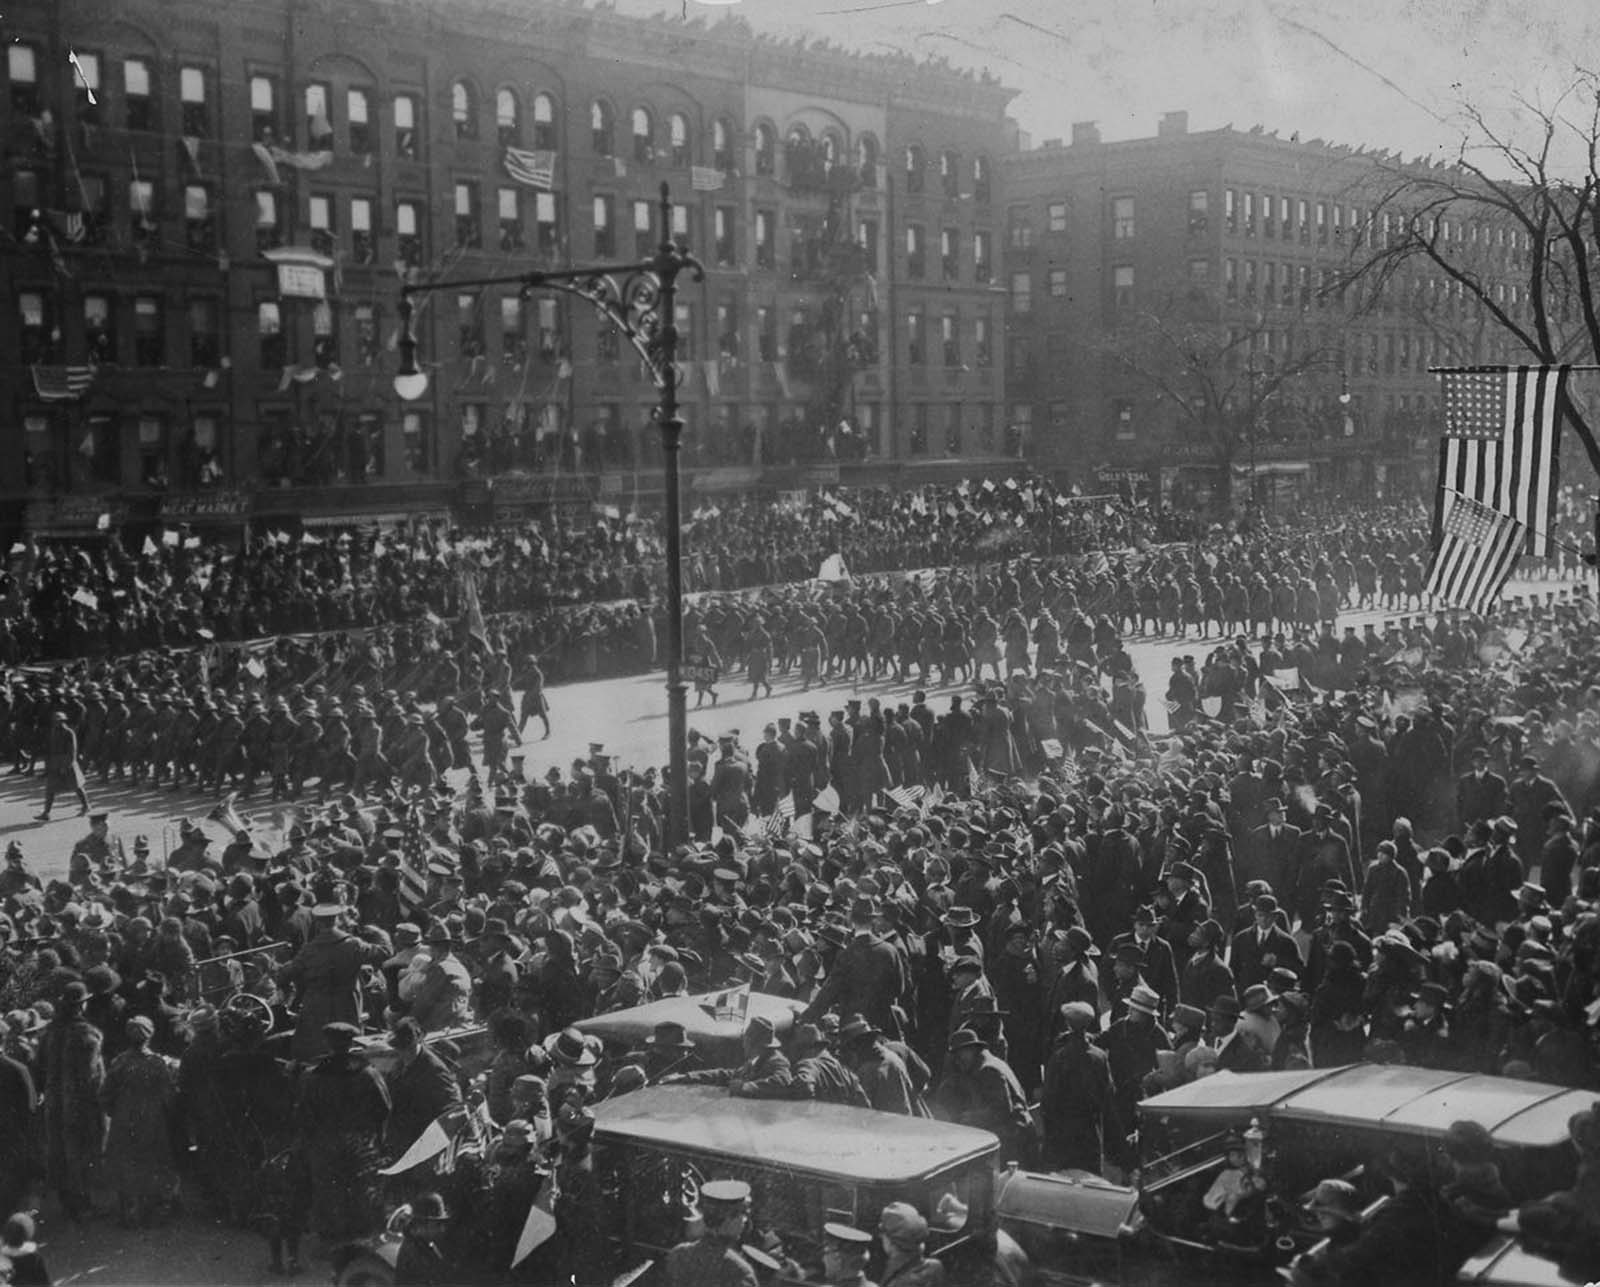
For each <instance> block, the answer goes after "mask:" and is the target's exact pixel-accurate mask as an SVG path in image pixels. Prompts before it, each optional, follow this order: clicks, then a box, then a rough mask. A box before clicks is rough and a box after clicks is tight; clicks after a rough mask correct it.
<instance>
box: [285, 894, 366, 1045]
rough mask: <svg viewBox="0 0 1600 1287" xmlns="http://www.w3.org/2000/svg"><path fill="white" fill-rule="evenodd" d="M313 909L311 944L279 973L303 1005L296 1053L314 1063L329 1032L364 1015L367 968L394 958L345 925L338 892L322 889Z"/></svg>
mask: <svg viewBox="0 0 1600 1287" xmlns="http://www.w3.org/2000/svg"><path fill="white" fill-rule="evenodd" d="M315 896H316V898H317V900H318V901H317V902H315V903H314V904H313V905H312V907H311V916H312V921H313V926H314V932H313V934H312V936H311V938H310V940H309V941H308V942H307V943H306V945H305V946H304V947H302V948H301V949H300V950H299V951H298V952H296V953H295V955H294V957H293V958H292V959H291V960H290V961H289V963H288V964H287V965H284V966H283V967H281V968H280V969H279V970H278V972H277V976H276V978H277V984H278V986H279V987H280V988H282V989H283V990H284V991H285V992H286V993H289V994H291V995H292V996H294V997H295V998H296V1000H297V1003H298V1017H297V1018H296V1020H295V1030H294V1039H293V1041H292V1042H291V1043H290V1052H291V1053H292V1054H293V1056H294V1057H295V1058H296V1059H298V1060H300V1061H302V1062H309V1061H310V1060H312V1059H316V1058H318V1057H320V1056H321V1055H323V1054H325V1053H327V1050H328V1046H327V1040H326V1036H325V1030H326V1027H327V1025H328V1024H330V1023H350V1024H355V1025H356V1026H357V1028H358V1029H359V1027H360V1024H361V1015H362V993H361V987H362V967H363V966H366V965H372V966H379V965H382V964H383V962H384V960H385V959H386V958H387V957H388V955H389V953H388V952H387V951H386V950H385V949H384V948H383V947H381V946H379V945H377V944H373V943H367V942H365V941H364V940H362V939H359V938H357V937H355V935H353V934H351V933H349V932H348V931H347V930H345V929H344V928H343V927H342V926H341V925H340V921H341V920H342V919H343V917H344V915H345V913H346V911H347V908H346V906H345V904H343V903H341V902H339V901H338V890H337V887H336V886H334V885H332V884H326V885H323V886H320V887H319V888H318V890H317V893H316V895H315Z"/></svg>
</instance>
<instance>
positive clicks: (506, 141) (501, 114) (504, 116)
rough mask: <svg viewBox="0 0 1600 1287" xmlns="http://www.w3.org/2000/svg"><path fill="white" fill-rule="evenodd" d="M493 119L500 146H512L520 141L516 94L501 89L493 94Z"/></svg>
mask: <svg viewBox="0 0 1600 1287" xmlns="http://www.w3.org/2000/svg"><path fill="white" fill-rule="evenodd" d="M494 121H495V127H496V130H497V131H498V135H499V139H500V146H501V147H514V146H515V145H516V144H518V143H521V142H522V118H521V109H520V105H519V104H518V102H517V96H516V95H515V94H514V93H512V92H511V91H510V90H509V89H502V90H500V91H498V92H497V93H496V94H495V96H494Z"/></svg>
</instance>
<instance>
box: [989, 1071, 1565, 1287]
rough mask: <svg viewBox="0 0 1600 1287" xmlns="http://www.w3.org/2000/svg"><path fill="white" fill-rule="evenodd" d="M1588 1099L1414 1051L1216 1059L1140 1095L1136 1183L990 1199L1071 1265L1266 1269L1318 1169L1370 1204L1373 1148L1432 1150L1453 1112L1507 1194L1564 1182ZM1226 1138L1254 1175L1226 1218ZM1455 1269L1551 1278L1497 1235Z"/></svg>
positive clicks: (1471, 1275) (1155, 1274)
mask: <svg viewBox="0 0 1600 1287" xmlns="http://www.w3.org/2000/svg"><path fill="white" fill-rule="evenodd" d="M1593 1099H1594V1096H1593V1095H1592V1094H1591V1093H1588V1092H1583V1091H1575V1090H1569V1089H1566V1088H1563V1087H1559V1086H1552V1085H1547V1084H1545V1083H1541V1082H1534V1081H1522V1080H1518V1079H1514V1078H1506V1077H1489V1076H1477V1075H1469V1074H1462V1073H1452V1072H1444V1071H1439V1070H1435V1069H1427V1068H1413V1067H1389V1066H1383V1065H1355V1066H1350V1067H1342V1068H1332V1069H1328V1068H1320V1069H1308V1070H1301V1071H1293V1072H1275V1073H1217V1074H1215V1075H1213V1076H1210V1077H1206V1078H1203V1079H1201V1080H1199V1081H1196V1082H1191V1083H1189V1084H1187V1085H1184V1086H1180V1087H1178V1088H1176V1089H1174V1090H1170V1091H1167V1092H1165V1093H1164V1094H1160V1095H1156V1096H1154V1097H1153V1098H1150V1099H1147V1100H1145V1101H1144V1102H1143V1103H1141V1104H1140V1105H1139V1110H1138V1111H1139V1120H1138V1128H1139V1129H1138V1142H1139V1162H1138V1173H1137V1184H1136V1186H1135V1187H1132V1188H1129V1187H1125V1186H1119V1185H1113V1184H1110V1183H1108V1182H1106V1181H1104V1180H1100V1179H1098V1178H1097V1177H1093V1176H1084V1175H1069V1176H1050V1175H1038V1174H1035V1173H1030V1172H1018V1173H1015V1174H1012V1175H1008V1176H1005V1177H1002V1180H1001V1183H1000V1187H999V1190H998V1196H997V1199H996V1207H997V1211H998V1214H999V1217H1000V1219H1001V1223H1002V1227H1004V1228H1006V1229H1008V1230H1010V1231H1012V1232H1013V1233H1014V1234H1015V1235H1016V1236H1017V1238H1018V1240H1019V1242H1021V1243H1022V1245H1023V1246H1024V1247H1025V1248H1026V1249H1027V1250H1028V1252H1029V1254H1030V1256H1031V1257H1032V1258H1034V1259H1035V1260H1036V1261H1039V1260H1043V1261H1046V1262H1047V1263H1060V1264H1064V1265H1067V1266H1069V1267H1071V1268H1073V1269H1074V1271H1075V1272H1084V1271H1088V1270H1093V1271H1094V1272H1098V1273H1100V1274H1102V1275H1103V1276H1106V1277H1111V1278H1116V1279H1118V1280H1120V1281H1123V1282H1129V1283H1135V1282H1159V1281H1163V1280H1168V1281H1170V1274H1169V1273H1163V1272H1162V1271H1161V1269H1160V1264H1161V1263H1162V1262H1166V1263H1168V1264H1170V1263H1172V1261H1173V1260H1174V1258H1176V1259H1180V1260H1182V1262H1183V1263H1184V1264H1185V1266H1186V1268H1185V1271H1184V1272H1185V1281H1190V1280H1191V1278H1190V1277H1189V1275H1190V1274H1191V1273H1200V1274H1201V1275H1202V1276H1203V1274H1204V1272H1205V1271H1204V1270H1203V1269H1199V1268H1196V1267H1197V1266H1201V1265H1204V1264H1205V1263H1207V1262H1212V1263H1217V1264H1218V1265H1219V1269H1218V1270H1217V1272H1218V1273H1219V1274H1220V1275H1221V1276H1223V1277H1226V1278H1228V1279H1230V1280H1245V1279H1248V1278H1250V1277H1251V1272H1250V1268H1249V1267H1250V1266H1254V1267H1255V1268H1256V1271H1257V1272H1258V1273H1259V1275H1260V1279H1261V1281H1271V1271H1272V1269H1273V1268H1274V1267H1276V1266H1281V1265H1286V1264H1287V1263H1288V1262H1289V1261H1290V1260H1291V1259H1293V1258H1294V1257H1295V1256H1296V1255H1298V1254H1300V1253H1301V1252H1304V1251H1306V1250H1308V1249H1309V1248H1310V1247H1311V1246H1313V1245H1314V1243H1315V1242H1316V1240H1317V1238H1318V1234H1317V1233H1316V1232H1315V1231H1314V1230H1313V1229H1312V1228H1311V1227H1309V1226H1308V1225H1307V1224H1306V1222H1305V1221H1304V1220H1303V1219H1302V1216H1301V1207H1302V1203H1303V1201H1304V1199H1305V1197H1306V1196H1307V1195H1308V1194H1309V1193H1310V1191H1311V1190H1312V1189H1313V1188H1314V1187H1315V1186H1316V1184H1317V1183H1318V1181H1320V1180H1323V1179H1327V1178H1331V1177H1339V1178H1344V1179H1347V1180H1349V1181H1351V1182H1352V1183H1353V1184H1354V1185H1355V1186H1356V1189H1357V1192H1358V1194H1359V1195H1360V1197H1361V1199H1362V1202H1363V1204H1371V1203H1373V1202H1375V1201H1377V1200H1379V1198H1380V1196H1381V1193H1380V1188H1379V1185H1378V1184H1377V1182H1376V1180H1375V1178H1374V1166H1373V1164H1374V1163H1376V1162H1378V1161H1379V1160H1380V1159H1382V1158H1383V1157H1385V1156H1386V1155H1387V1154H1389V1153H1390V1152H1391V1150H1395V1149H1399V1150H1401V1151H1407V1152H1413V1153H1414V1154H1416V1155H1419V1156H1420V1155H1424V1154H1431V1153H1435V1152H1437V1151H1438V1150H1439V1149H1440V1148H1441V1142H1442V1139H1443V1136H1444V1134H1445V1132H1446V1130H1447V1129H1448V1127H1449V1125H1450V1123H1451V1122H1454V1121H1457V1120H1460V1119H1467V1120H1471V1121H1475V1122H1479V1123H1481V1124H1482V1125H1483V1126H1484V1127H1485V1128H1487V1129H1488V1131H1489V1133H1490V1136H1491V1138H1492V1139H1493V1141H1494V1143H1495V1147H1496V1152H1497V1155H1498V1161H1499V1164H1500V1169H1501V1174H1502V1176H1503V1178H1504V1179H1505V1182H1506V1185H1507V1187H1508V1188H1509V1189H1510V1191H1511V1194H1512V1197H1513V1198H1514V1199H1516V1200H1518V1201H1522V1200H1525V1199H1527V1198H1530V1197H1534V1196H1538V1195H1541V1194H1544V1193H1548V1192H1551V1191H1553V1190H1555V1189H1558V1188H1561V1187H1564V1186H1565V1185H1567V1184H1570V1183H1571V1181H1572V1179H1573V1175H1574V1172H1575V1167H1576V1158H1575V1155H1574V1153H1573V1150H1572V1148H1571V1146H1570V1145H1569V1143H1568V1139H1567V1120H1568V1118H1570V1117H1571V1116H1572V1115H1573V1114H1574V1113H1576V1112H1578V1111H1580V1110H1582V1109H1584V1108H1587V1107H1588V1106H1589V1105H1590V1104H1592V1103H1593ZM1230 1142H1232V1143H1234V1144H1236V1145H1237V1146H1241V1147H1242V1151H1243V1152H1244V1153H1245V1157H1246V1164H1247V1166H1248V1167H1249V1168H1250V1169H1252V1170H1253V1171H1254V1172H1255V1173H1256V1174H1257V1175H1258V1176H1259V1177H1260V1179H1261V1180H1262V1181H1263V1182H1264V1191H1263V1192H1261V1193H1260V1194H1259V1195H1257V1196H1256V1197H1255V1198H1254V1199H1252V1200H1251V1201H1250V1202H1248V1203H1247V1204H1243V1205H1241V1207H1240V1208H1239V1210H1238V1212H1237V1213H1236V1215H1237V1218H1236V1219H1231V1220H1230V1219H1226V1218H1222V1217H1219V1216H1218V1214H1217V1213H1215V1212H1212V1211H1209V1210H1207V1209H1206V1207H1205V1205H1204V1197H1205V1194H1206V1192H1207V1190H1208V1189H1210V1187H1211V1185H1212V1183H1213V1181H1214V1180H1215V1179H1216V1177H1217V1175H1218V1174H1219V1172H1220V1171H1221V1170H1222V1169H1223V1168H1224V1167H1225V1166H1226V1165H1227V1158H1226V1153H1227V1145H1228V1144H1229V1143H1230ZM1441 1173H1442V1171H1441ZM1112 1240H1114V1241H1115V1244H1116V1245H1115V1248H1114V1249H1112V1248H1111V1247H1110V1246H1109V1245H1108V1243H1110V1242H1111V1241H1112ZM1222 1262H1226V1263H1227V1264H1228V1265H1229V1266H1230V1267H1229V1268H1228V1269H1227V1270H1226V1271H1225V1272H1224V1271H1222V1270H1221V1269H1220V1264H1221V1263H1222ZM1460 1277H1461V1280H1462V1281H1466V1282H1478V1283H1485V1284H1499V1285H1500V1287H1552V1285H1553V1284H1556V1283H1560V1282H1562V1281H1564V1280H1562V1279H1561V1278H1560V1277H1559V1275H1557V1273H1556V1266H1555V1265H1554V1264H1553V1263H1552V1262H1550V1261H1548V1260H1543V1259H1542V1258H1540V1257H1537V1256H1535V1255H1533V1254H1532V1253H1531V1252H1530V1251H1528V1250H1527V1249H1526V1248H1524V1247H1522V1246H1520V1245H1519V1244H1517V1243H1516V1242H1515V1241H1514V1240H1510V1239H1505V1238H1496V1239H1495V1240H1494V1241H1493V1242H1492V1243H1490V1244H1489V1245H1488V1246H1486V1247H1484V1248H1481V1249H1477V1252H1476V1254H1475V1255H1474V1256H1473V1257H1472V1258H1471V1259H1470V1260H1469V1261H1468V1262H1467V1264H1466V1267H1465V1268H1463V1270H1462V1271H1461V1275H1460Z"/></svg>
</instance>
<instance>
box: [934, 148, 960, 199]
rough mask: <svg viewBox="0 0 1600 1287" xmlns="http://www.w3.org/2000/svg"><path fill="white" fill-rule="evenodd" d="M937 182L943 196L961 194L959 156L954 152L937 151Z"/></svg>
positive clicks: (957, 195)
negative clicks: (942, 189) (942, 191)
mask: <svg viewBox="0 0 1600 1287" xmlns="http://www.w3.org/2000/svg"><path fill="white" fill-rule="evenodd" d="M939 183H940V186H941V187H943V188H944V194H945V196H947V197H959V196H960V195H961V158H960V157H959V156H957V155H956V154H955V153H954V152H950V151H944V152H941V153H939Z"/></svg>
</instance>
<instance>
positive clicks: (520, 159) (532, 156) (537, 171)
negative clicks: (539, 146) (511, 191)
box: [502, 147, 556, 192]
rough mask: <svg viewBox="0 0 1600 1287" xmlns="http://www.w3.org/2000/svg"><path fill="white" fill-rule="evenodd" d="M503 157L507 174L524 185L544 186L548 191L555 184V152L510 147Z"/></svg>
mask: <svg viewBox="0 0 1600 1287" xmlns="http://www.w3.org/2000/svg"><path fill="white" fill-rule="evenodd" d="M502 159H503V161H504V164H505V167H506V174H507V175H509V176H510V177H511V178H513V179H515V180H516V181H517V182H518V183H520V184H522V185H523V186H524V187H529V188H543V189H544V190H545V191H547V192H548V191H549V190H550V189H551V188H553V187H554V186H555V180H556V154H555V153H554V152H542V151H541V152H529V151H525V150H524V149H522V148H520V147H508V148H507V149H506V151H505V156H504V158H502Z"/></svg>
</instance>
